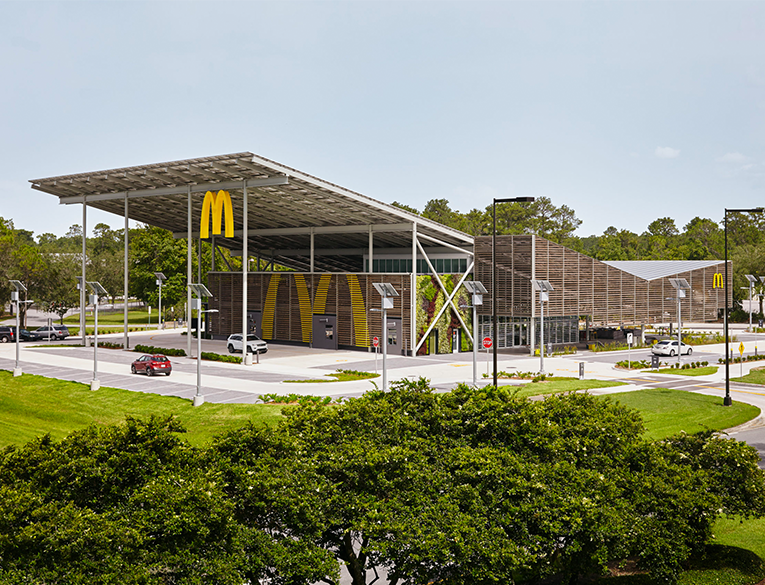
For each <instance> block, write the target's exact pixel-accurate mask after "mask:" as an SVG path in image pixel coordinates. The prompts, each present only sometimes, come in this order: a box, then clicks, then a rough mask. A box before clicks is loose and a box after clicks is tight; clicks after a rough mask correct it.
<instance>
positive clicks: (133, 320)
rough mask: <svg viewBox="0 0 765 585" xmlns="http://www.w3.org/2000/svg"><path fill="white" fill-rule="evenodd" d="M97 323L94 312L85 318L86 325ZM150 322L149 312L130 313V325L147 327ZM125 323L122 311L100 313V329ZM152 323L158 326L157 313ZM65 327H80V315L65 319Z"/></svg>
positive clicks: (154, 314)
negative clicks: (70, 325)
mask: <svg viewBox="0 0 765 585" xmlns="http://www.w3.org/2000/svg"><path fill="white" fill-rule="evenodd" d="M94 322H95V320H94V318H93V312H92V311H90V314H88V315H87V316H86V317H85V324H86V325H93V324H94ZM148 322H149V312H148V311H128V324H129V325H146V324H147V323H148ZM124 323H125V315H124V313H123V312H122V311H119V312H117V313H112V312H109V313H106V312H104V311H99V312H98V326H99V328H100V327H101V325H124ZM151 323H152V324H153V325H156V324H157V312H156V311H152V313H151ZM64 324H65V325H69V324H72V325H79V324H80V315H79V314H77V315H70V316H69V317H67V318H65V319H64Z"/></svg>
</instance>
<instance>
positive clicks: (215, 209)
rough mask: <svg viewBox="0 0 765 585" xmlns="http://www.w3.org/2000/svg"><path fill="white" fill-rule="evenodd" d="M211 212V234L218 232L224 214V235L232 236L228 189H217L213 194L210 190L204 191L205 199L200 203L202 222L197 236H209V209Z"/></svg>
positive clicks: (231, 212)
mask: <svg viewBox="0 0 765 585" xmlns="http://www.w3.org/2000/svg"><path fill="white" fill-rule="evenodd" d="M211 208H212V213H213V218H212V221H213V231H212V233H213V235H218V234H220V224H221V220H222V219H223V216H224V215H225V216H226V233H225V237H227V238H233V237H234V210H233V208H232V207H231V196H230V195H229V194H228V191H218V193H217V194H214V193H213V192H212V191H208V192H207V193H205V200H204V202H203V203H202V222H201V224H200V227H199V237H200V238H209V237H210V209H211Z"/></svg>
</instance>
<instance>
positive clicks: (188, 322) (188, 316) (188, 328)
mask: <svg viewBox="0 0 765 585" xmlns="http://www.w3.org/2000/svg"><path fill="white" fill-rule="evenodd" d="M186 221H187V229H186V355H188V356H189V357H191V287H190V286H189V285H190V284H191V238H192V235H191V186H190V185H189V187H188V204H187V217H186Z"/></svg>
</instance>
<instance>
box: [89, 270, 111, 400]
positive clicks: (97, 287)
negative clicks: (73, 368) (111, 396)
mask: <svg viewBox="0 0 765 585" xmlns="http://www.w3.org/2000/svg"><path fill="white" fill-rule="evenodd" d="M88 286H89V287H90V290H91V291H93V294H92V295H90V304H91V305H93V308H94V311H93V312H94V313H95V327H94V329H93V380H91V382H90V389H91V390H98V389H99V388H100V387H101V382H99V381H98V297H100V296H105V295H108V294H109V293H107V292H106V289H105V288H104V287H103V286H101V283H100V282H95V281H93V282H88Z"/></svg>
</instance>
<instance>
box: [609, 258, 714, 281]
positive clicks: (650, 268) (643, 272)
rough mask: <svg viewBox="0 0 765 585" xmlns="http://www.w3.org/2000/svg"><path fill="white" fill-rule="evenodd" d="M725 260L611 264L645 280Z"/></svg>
mask: <svg viewBox="0 0 765 585" xmlns="http://www.w3.org/2000/svg"><path fill="white" fill-rule="evenodd" d="M723 263H724V260H614V261H610V262H604V264H608V265H609V266H613V267H614V268H618V269H619V270H623V271H624V272H627V273H629V274H633V275H634V276H637V277H638V278H642V279H643V280H656V279H657V278H666V277H667V276H675V275H677V274H683V273H684V272H690V271H691V270H698V269H699V268H710V267H712V266H718V265H720V264H723Z"/></svg>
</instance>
